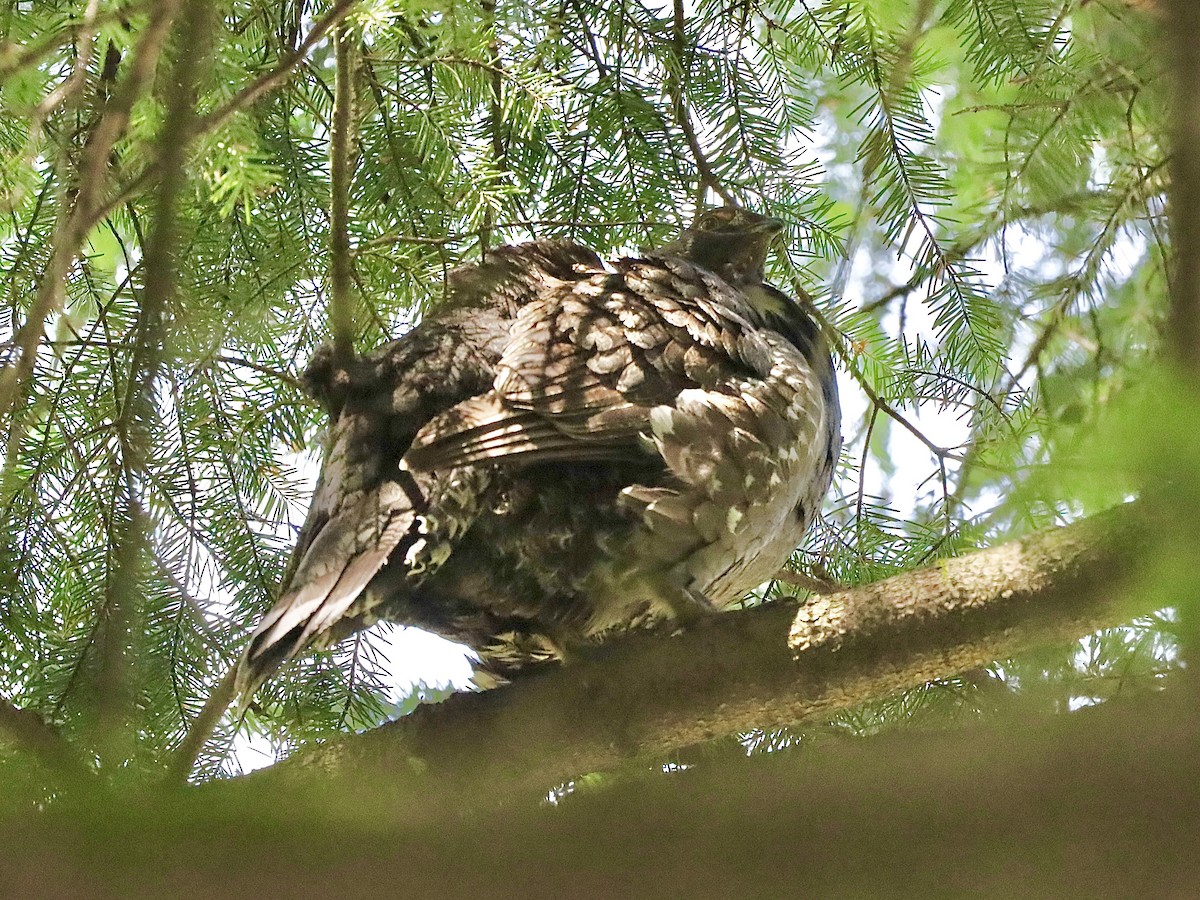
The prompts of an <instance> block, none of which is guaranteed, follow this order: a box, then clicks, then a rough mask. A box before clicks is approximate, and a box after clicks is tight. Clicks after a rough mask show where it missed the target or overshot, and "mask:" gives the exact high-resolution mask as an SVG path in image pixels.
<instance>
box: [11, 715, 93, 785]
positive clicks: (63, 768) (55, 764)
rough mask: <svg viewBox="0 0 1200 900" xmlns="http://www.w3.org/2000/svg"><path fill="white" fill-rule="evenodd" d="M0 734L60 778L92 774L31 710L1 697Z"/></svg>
mask: <svg viewBox="0 0 1200 900" xmlns="http://www.w3.org/2000/svg"><path fill="white" fill-rule="evenodd" d="M0 734H3V735H4V736H6V737H7V738H8V739H9V741H11V742H12V743H13V744H14V745H16V746H18V747H20V748H22V749H24V750H27V751H29V752H30V753H32V754H33V755H34V756H35V757H36V758H37V759H38V760H40V761H41V762H42V763H44V764H45V765H46V766H47V767H48V768H50V769H51V770H52V771H54V772H56V773H58V774H59V775H60V776H65V777H67V778H69V779H70V780H74V781H79V780H83V779H84V778H85V777H90V776H91V774H92V773H91V772H90V771H88V770H87V769H86V768H85V767H84V764H83V760H82V759H80V757H79V755H78V754H77V753H76V752H75V748H74V747H72V746H71V744H70V743H69V742H68V741H67V740H66V738H64V737H63V736H62V734H60V733H59V732H58V730H57V729H55V728H53V727H51V726H50V725H49V723H47V722H46V720H45V719H43V718H42V717H41V716H39V715H38V714H37V713H35V712H34V711H33V710H29V709H21V708H20V707H18V706H16V705H14V704H13V703H11V702H9V701H8V700H6V699H3V698H0Z"/></svg>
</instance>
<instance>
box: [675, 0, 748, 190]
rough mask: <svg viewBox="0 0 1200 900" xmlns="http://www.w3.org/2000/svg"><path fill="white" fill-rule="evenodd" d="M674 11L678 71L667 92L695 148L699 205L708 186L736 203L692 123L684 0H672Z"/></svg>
mask: <svg viewBox="0 0 1200 900" xmlns="http://www.w3.org/2000/svg"><path fill="white" fill-rule="evenodd" d="M672 12H673V15H672V19H671V46H672V49H673V51H674V53H675V65H676V67H677V71H675V72H669V73H668V75H667V93H668V94H669V95H670V97H671V105H672V107H673V108H674V110H675V122H676V124H678V125H679V128H680V130H682V131H683V136H684V138H685V139H686V140H687V144H688V148H689V149H690V150H691V151H692V159H693V160H694V161H695V163H696V170H697V171H698V172H699V173H700V183H699V184H698V185H697V186H696V194H697V197H696V201H697V206H699V204H700V203H702V202H703V200H704V189H705V188H712V190H713V191H714V192H715V193H716V194H717V195H718V196H719V197H720V198H721V199H722V200H724V201H725V202H726V203H730V204H732V203H736V201H735V200H734V198H733V195H732V194H731V193H729V191H727V190H726V189H725V187H724V185H722V184H721V179H720V178H719V177H718V176H717V173H716V172H715V171H713V167H712V164H711V163H710V162H709V161H708V156H707V155H706V154H705V152H704V148H703V147H702V146H700V138H699V137H698V136H697V135H696V129H695V127H694V126H693V125H692V117H691V113H689V112H688V108H687V56H686V50H687V36H686V34H685V32H684V8H683V0H673V4H672Z"/></svg>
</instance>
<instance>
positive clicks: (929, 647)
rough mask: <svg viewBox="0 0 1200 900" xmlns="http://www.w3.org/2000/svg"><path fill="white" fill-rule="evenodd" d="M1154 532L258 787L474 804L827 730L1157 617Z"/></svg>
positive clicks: (665, 640) (664, 652)
mask: <svg viewBox="0 0 1200 900" xmlns="http://www.w3.org/2000/svg"><path fill="white" fill-rule="evenodd" d="M1140 520H1141V515H1140V514H1137V515H1135V514H1134V513H1133V512H1131V511H1130V510H1129V509H1120V510H1117V511H1113V512H1110V513H1106V514H1104V515H1101V516H1097V517H1095V518H1094V519H1090V520H1086V521H1083V522H1080V523H1077V524H1074V525H1070V526H1067V527H1065V528H1061V529H1055V530H1050V531H1045V532H1040V533H1037V534H1034V535H1031V536H1030V537H1027V538H1024V539H1022V540H1019V541H1014V542H1012V543H1009V544H1005V545H1003V546H1000V547H996V548H992V549H989V550H983V551H979V552H977V553H973V554H969V555H968V556H965V557H962V558H960V559H954V560H947V561H942V562H939V563H937V564H936V565H934V566H930V567H928V568H926V569H922V570H919V571H916V572H912V573H907V574H904V575H899V576H896V577H894V578H890V579H888V580H886V581H883V582H879V583H878V584H875V585H870V586H868V587H864V588H857V589H852V590H847V591H842V592H840V593H837V594H833V595H829V596H825V597H822V598H820V599H819V600H817V601H815V602H814V603H812V604H810V605H808V606H802V607H800V610H799V615H797V610H796V606H795V605H794V604H788V603H778V602H777V603H771V604H767V605H764V606H761V607H756V608H753V609H749V610H743V611H738V612H732V613H728V614H726V615H722V616H718V617H716V618H715V619H713V620H711V621H709V622H707V623H705V624H703V625H701V626H698V627H696V628H693V629H692V630H690V631H688V632H686V633H684V634H682V635H679V636H677V637H671V636H669V635H667V634H664V633H661V632H660V633H651V634H638V635H631V636H629V637H627V638H625V639H623V640H620V641H617V642H614V643H613V644H611V645H605V646H602V647H600V648H597V650H596V651H595V652H594V654H593V655H592V657H591V658H589V659H587V660H584V661H580V662H578V663H575V664H573V665H567V666H562V667H557V668H547V669H545V670H543V671H540V672H534V673H532V674H531V675H529V676H527V677H525V678H523V679H521V680H519V681H518V682H516V683H515V684H512V685H510V686H507V687H504V688H501V689H499V690H495V691H491V692H488V693H484V694H468V695H456V696H454V697H452V698H450V699H449V700H448V701H446V702H445V703H443V704H441V705H439V706H436V707H433V706H430V707H422V708H420V709H418V710H417V712H415V713H414V714H413V715H411V716H408V717H407V718H404V719H401V720H399V721H397V722H393V723H391V724H389V725H386V726H384V727H382V728H379V729H376V730H375V731H373V732H368V733H366V734H362V735H356V736H352V737H347V738H345V739H344V740H340V741H337V742H335V743H331V744H328V745H323V746H322V747H320V748H314V749H312V750H309V751H306V752H302V753H300V754H298V755H297V756H296V757H294V758H293V759H290V760H288V761H286V762H284V763H282V764H280V765H278V766H275V767H273V768H272V769H270V770H266V771H264V772H262V773H256V774H255V775H253V776H251V777H252V778H257V779H263V780H266V779H271V778H280V777H284V778H287V777H289V776H298V777H302V778H303V777H308V774H309V773H311V771H312V769H313V768H314V767H320V768H325V769H327V770H329V771H330V772H332V773H334V774H336V773H338V772H343V773H346V774H347V775H350V776H352V777H353V778H354V779H355V780H358V779H363V780H365V781H368V782H370V783H371V784H372V785H376V784H378V782H377V781H376V780H375V779H373V778H372V777H370V776H369V775H366V774H364V772H366V773H370V772H382V771H387V772H389V773H393V774H394V773H395V772H397V771H408V770H414V769H415V770H418V771H421V772H424V773H425V774H426V777H425V778H406V779H396V778H392V777H389V779H387V781H388V783H389V784H391V785H392V787H393V788H394V789H395V790H396V791H399V792H404V791H406V790H414V791H417V792H420V791H423V790H427V789H429V786H430V785H431V784H433V783H436V784H437V785H438V786H439V787H445V786H447V785H457V786H459V787H461V789H462V791H463V793H464V796H469V795H470V794H472V793H475V792H479V791H481V790H486V792H488V793H489V794H491V793H494V792H498V791H504V792H507V791H513V792H515V793H516V792H521V791H533V790H536V791H545V790H546V787H547V785H553V784H556V783H559V782H562V781H565V780H568V779H571V778H574V777H577V776H579V775H581V774H584V773H587V772H594V771H603V770H611V769H613V768H615V767H617V766H619V765H621V764H622V763H625V762H627V761H629V760H633V759H643V760H661V759H663V758H664V757H665V756H667V755H668V754H669V753H670V752H672V751H674V750H677V749H679V748H681V747H686V746H690V745H693V744H697V743H700V742H703V741H707V740H711V739H712V738H714V737H718V736H723V735H730V734H736V733H738V732H742V731H747V730H751V729H755V728H771V727H777V726H783V725H792V724H795V723H798V722H802V721H804V720H806V719H812V718H822V717H828V716H829V715H831V714H833V713H834V712H836V711H838V710H840V709H845V708H847V707H850V706H854V705H856V704H859V703H862V702H864V701H866V700H868V699H872V698H877V697H881V696H886V695H889V694H892V693H895V692H896V691H899V690H902V689H905V688H909V687H914V686H918V685H921V684H923V683H925V682H927V681H929V680H931V679H934V678H942V677H948V676H951V675H954V674H957V673H959V672H963V671H966V670H969V669H972V668H976V667H979V666H982V665H986V664H987V663H989V662H992V661H993V660H996V659H999V658H1004V657H1007V656H1010V655H1013V654H1015V653H1017V652H1019V651H1021V650H1023V649H1025V648H1027V647H1031V646H1037V645H1042V644H1046V643H1053V642H1061V641H1069V640H1072V639H1074V638H1078V637H1081V636H1083V635H1086V634H1088V633H1090V632H1092V631H1094V630H1096V629H1098V628H1101V627H1105V626H1111V625H1116V624H1119V623H1121V622H1123V621H1127V620H1128V619H1129V618H1130V617H1131V616H1134V615H1137V614H1138V613H1143V612H1149V611H1152V610H1153V609H1154V608H1155V603H1154V597H1153V596H1145V595H1143V596H1140V597H1137V598H1133V599H1130V600H1129V602H1128V603H1127V602H1126V598H1125V596H1124V592H1123V591H1122V590H1121V585H1122V584H1123V582H1124V581H1125V580H1126V579H1127V578H1128V576H1129V575H1130V574H1131V571H1132V568H1133V560H1134V559H1136V554H1137V552H1138V550H1139V549H1140V544H1141V541H1140V540H1139V536H1140V535H1142V534H1143V533H1144V532H1145V531H1146V529H1145V528H1144V523H1142V522H1141V521H1140ZM926 597H928V599H926ZM793 617H795V618H796V621H795V623H792V619H793ZM789 624H792V636H791V644H792V646H793V647H795V648H796V651H797V652H796V658H793V651H792V650H791V649H789V647H788V642H787V641H785V639H784V635H785V634H786V633H787V631H788V627H789ZM485 785H486V788H485V787H484V786H485Z"/></svg>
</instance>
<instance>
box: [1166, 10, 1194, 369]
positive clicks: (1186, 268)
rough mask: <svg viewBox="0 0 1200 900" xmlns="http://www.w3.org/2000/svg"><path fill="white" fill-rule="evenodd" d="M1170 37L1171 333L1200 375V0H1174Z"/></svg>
mask: <svg viewBox="0 0 1200 900" xmlns="http://www.w3.org/2000/svg"><path fill="white" fill-rule="evenodd" d="M1166 6H1167V13H1168V26H1169V27H1168V28H1167V29H1166V31H1167V40H1168V42H1169V44H1170V48H1171V50H1172V52H1173V55H1174V58H1173V63H1174V66H1173V67H1174V75H1175V103H1174V115H1173V116H1172V121H1173V122H1174V124H1175V134H1174V138H1175V141H1174V153H1173V156H1172V159H1171V239H1172V242H1173V243H1174V245H1175V247H1174V250H1175V253H1174V262H1175V278H1174V281H1173V286H1174V296H1173V297H1172V298H1171V299H1172V304H1171V327H1170V328H1169V329H1168V331H1167V333H1168V334H1169V335H1170V338H1171V341H1172V343H1173V345H1174V350H1175V356H1176V358H1177V359H1178V360H1179V362H1180V363H1181V364H1182V365H1183V367H1184V368H1185V370H1187V371H1189V372H1191V373H1192V374H1193V376H1200V107H1198V106H1197V105H1196V91H1198V90H1200V54H1197V53H1196V47H1195V37H1196V34H1197V31H1198V30H1200V4H1196V3H1194V2H1192V0H1171V2H1169V3H1167V4H1166Z"/></svg>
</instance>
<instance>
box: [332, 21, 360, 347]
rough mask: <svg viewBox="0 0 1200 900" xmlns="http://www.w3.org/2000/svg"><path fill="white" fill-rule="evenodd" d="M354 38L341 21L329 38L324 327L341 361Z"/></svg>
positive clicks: (351, 331)
mask: <svg viewBox="0 0 1200 900" xmlns="http://www.w3.org/2000/svg"><path fill="white" fill-rule="evenodd" d="M354 41H355V37H354V34H353V32H352V31H351V30H350V28H349V27H348V26H346V25H345V24H343V25H342V26H341V27H340V28H338V30H337V34H336V35H335V37H334V44H335V48H336V49H335V55H336V58H337V68H336V70H335V72H334V101H333V123H332V126H331V128H330V140H329V174H330V179H329V180H330V194H331V197H330V215H329V245H330V246H329V252H330V257H331V259H332V263H333V265H332V269H333V271H332V273H331V274H332V281H331V287H332V294H331V297H330V302H329V326H330V331H332V332H333V347H334V355H335V356H336V357H337V359H338V361H339V362H340V363H341V364H342V365H345V364H346V363H348V362H349V361H350V360H351V359H353V358H354V336H355V333H356V329H355V327H354V319H355V316H354V289H353V284H354V273H353V272H352V271H351V257H350V180H351V178H353V175H354V163H353V160H352V158H351V157H352V154H353V151H352V150H351V143H352V134H351V132H352V131H353V129H354V84H355V68H356V66H355V48H354Z"/></svg>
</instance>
